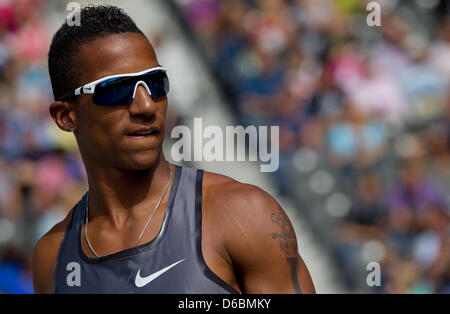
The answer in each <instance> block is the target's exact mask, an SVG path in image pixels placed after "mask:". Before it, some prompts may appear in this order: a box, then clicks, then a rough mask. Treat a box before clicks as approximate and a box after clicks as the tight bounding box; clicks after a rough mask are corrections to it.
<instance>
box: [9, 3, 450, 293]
mask: <svg viewBox="0 0 450 314" xmlns="http://www.w3.org/2000/svg"><path fill="white" fill-rule="evenodd" d="M68 2H69V1H57V0H48V1H42V0H13V1H11V0H1V1H0V293H32V292H33V289H32V284H31V272H30V256H31V252H32V249H33V247H34V245H35V243H36V241H37V240H38V239H39V238H40V237H41V236H42V235H43V234H44V233H45V232H47V231H48V230H49V228H50V227H51V226H53V224H55V223H56V222H58V221H60V220H61V219H62V218H63V217H64V216H65V214H66V213H67V211H68V210H69V209H70V208H72V207H73V205H74V204H75V203H76V202H77V201H78V199H79V198H80V196H81V195H82V193H83V192H84V191H85V190H86V188H87V186H86V180H85V179H86V177H85V173H84V170H83V167H82V163H81V160H80V157H79V154H78V151H77V148H76V143H75V140H74V138H73V135H72V134H69V133H64V132H62V131H60V130H58V129H57V128H56V127H55V125H54V123H53V121H51V119H50V116H49V114H48V105H49V103H50V102H51V101H52V96H51V86H50V82H49V77H48V72H47V64H46V61H47V52H48V48H49V44H50V40H51V37H52V35H53V33H54V32H55V31H56V29H57V28H58V27H59V25H60V24H61V23H62V22H63V21H64V20H65V18H66V16H67V14H68V13H69V11H67V10H66V5H67V3H68ZM78 2H79V3H80V4H81V5H82V6H84V5H86V4H89V3H95V4H98V3H108V4H114V5H118V6H120V7H123V8H124V9H125V10H126V11H127V12H128V13H129V14H130V16H131V17H132V18H133V19H135V21H136V22H137V25H138V26H139V27H140V28H141V29H142V30H143V31H144V32H145V33H146V34H147V35H148V37H149V38H150V40H151V42H152V43H153V45H154V46H155V48H156V51H157V55H158V58H159V61H160V63H161V64H163V65H165V66H167V67H168V69H169V76H170V79H171V86H172V90H171V93H170V94H169V106H170V110H169V113H168V116H169V120H168V121H169V122H168V123H169V128H168V135H169V134H170V129H171V128H172V127H173V126H175V125H178V124H184V125H192V123H193V118H194V117H202V118H203V120H204V124H214V125H219V126H224V125H243V126H247V125H255V126H258V125H267V126H270V125H278V126H280V168H279V170H278V171H276V172H274V173H270V174H269V173H260V172H259V167H258V166H257V164H256V163H254V162H252V163H250V162H235V163H230V162H214V163H213V162H211V163H210V162H199V163H194V162H192V163H186V165H191V166H195V167H201V168H204V169H205V170H209V171H216V172H220V173H223V174H226V175H229V176H231V177H234V178H236V179H239V180H241V181H244V182H248V183H252V184H255V185H258V186H261V187H263V188H264V189H265V190H267V191H268V192H270V193H271V194H272V195H274V196H275V198H276V199H277V200H278V201H279V202H280V204H281V205H282V206H283V208H284V209H285V210H286V212H287V213H288V215H289V216H290V218H291V220H292V221H293V223H294V228H295V230H296V232H297V236H298V240H299V248H300V252H301V254H302V256H303V258H304V259H305V262H306V264H307V265H308V267H309V268H310V271H311V275H312V278H313V280H314V283H315V285H316V289H317V291H318V292H319V293H450V218H449V215H450V210H449V201H450V197H449V195H450V193H449V191H450V167H449V165H450V94H449V93H448V91H447V88H448V87H449V84H450V18H449V16H450V15H449V14H450V4H449V1H445V0H414V1H413V0H411V1H406V0H403V1H402V0H395V1H394V0H387V1H378V2H380V3H381V6H382V8H383V10H384V11H383V16H382V19H381V22H382V26H381V27H368V26H367V24H366V15H367V14H368V12H367V11H366V10H365V7H366V3H367V1H360V0H335V1H332V0H222V1H219V0H170V1H163V0H161V1H160V0H147V1H145V0H134V1H126V2H125V1H78ZM81 23H82V21H81ZM171 143H173V140H171V139H167V140H166V142H165V148H164V149H165V155H166V157H167V158H168V159H170V144H171ZM178 164H181V163H178ZM369 262H378V263H379V264H380V265H381V274H382V279H381V286H379V287H368V286H367V284H366V276H367V274H368V271H367V270H366V266H367V264H368V263H369Z"/></svg>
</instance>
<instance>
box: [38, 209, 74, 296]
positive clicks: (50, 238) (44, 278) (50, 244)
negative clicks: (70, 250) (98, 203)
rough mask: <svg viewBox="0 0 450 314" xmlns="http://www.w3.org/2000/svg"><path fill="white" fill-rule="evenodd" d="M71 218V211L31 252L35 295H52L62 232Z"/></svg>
mask: <svg viewBox="0 0 450 314" xmlns="http://www.w3.org/2000/svg"><path fill="white" fill-rule="evenodd" d="M71 216H72V211H71V212H70V213H69V214H68V215H67V217H66V218H65V219H64V220H63V221H62V222H60V223H58V224H56V225H55V226H54V227H53V228H52V229H51V230H50V231H49V232H47V233H46V234H45V235H44V236H43V237H42V238H41V239H40V240H39V241H38V243H37V244H36V246H35V248H34V252H33V261H32V275H33V286H34V292H35V293H52V289H53V273H54V270H55V263H56V258H57V256H58V250H59V246H60V244H61V240H62V237H63V235H64V231H65V229H66V226H67V224H68V223H69V221H70V218H71Z"/></svg>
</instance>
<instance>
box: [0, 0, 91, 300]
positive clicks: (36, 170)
mask: <svg viewBox="0 0 450 314" xmlns="http://www.w3.org/2000/svg"><path fill="white" fill-rule="evenodd" d="M45 5H46V3H45V2H44V1H42V0H14V1H9V0H5V1H0V293H32V292H33V287H32V284H31V271H30V265H31V260H30V258H31V252H32V249H33V247H34V245H35V244H36V242H37V240H38V239H39V238H40V237H41V236H43V235H44V234H45V233H46V232H47V231H48V230H49V229H50V228H51V227H52V226H53V225H54V224H55V223H57V222H59V221H61V219H62V218H64V217H65V215H66V213H67V212H68V210H70V209H71V208H72V207H73V205H74V204H75V203H76V202H77V201H78V199H77V198H78V197H79V196H80V195H82V193H83V192H84V190H85V189H86V183H85V182H86V179H85V173H84V169H83V167H82V163H81V160H80V157H79V153H78V151H77V149H76V142H75V140H74V137H73V135H71V134H68V133H67V134H66V133H64V132H61V131H59V130H57V128H56V126H55V124H54V123H53V121H52V120H51V118H50V115H49V112H48V106H49V104H50V102H51V101H52V97H53V96H52V90H51V85H50V79H49V76H48V70H47V53H48V49H49V46H50V40H51V36H52V34H51V32H50V30H49V27H48V25H47V23H46V20H47V19H46V16H45V9H46V8H45Z"/></svg>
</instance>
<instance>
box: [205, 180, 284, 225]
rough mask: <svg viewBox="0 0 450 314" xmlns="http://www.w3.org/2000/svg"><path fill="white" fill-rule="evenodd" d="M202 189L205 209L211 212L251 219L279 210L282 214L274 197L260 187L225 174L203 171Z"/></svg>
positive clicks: (265, 216)
mask: <svg viewBox="0 0 450 314" xmlns="http://www.w3.org/2000/svg"><path fill="white" fill-rule="evenodd" d="M203 191H204V192H203V193H204V195H203V198H204V200H205V201H206V202H207V203H208V205H209V206H208V207H207V210H208V211H211V212H213V213H212V214H217V215H233V216H235V217H241V218H244V217H248V218H250V217H251V218H252V219H257V218H258V217H261V216H264V219H266V218H267V215H269V217H270V216H271V214H272V213H279V212H280V210H281V211H282V212H283V214H284V211H283V210H282V208H281V207H280V206H279V204H278V202H277V201H276V200H275V198H274V197H273V196H272V195H270V194H269V193H268V192H266V191H265V190H263V189H262V188H260V187H258V186H256V185H253V184H248V183H243V182H240V181H237V180H235V179H233V178H230V177H228V176H225V175H221V174H217V173H212V172H206V171H205V173H204V182H203Z"/></svg>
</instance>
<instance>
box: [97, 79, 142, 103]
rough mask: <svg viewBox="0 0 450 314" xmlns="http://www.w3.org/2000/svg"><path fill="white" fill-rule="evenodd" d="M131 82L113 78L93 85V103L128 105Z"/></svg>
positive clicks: (131, 94)
mask: <svg viewBox="0 0 450 314" xmlns="http://www.w3.org/2000/svg"><path fill="white" fill-rule="evenodd" d="M133 87H134V86H133V82H132V81H131V80H130V79H128V78H114V79H110V80H108V81H105V82H102V83H100V84H99V85H97V86H96V87H95V93H94V103H95V104H96V105H99V106H116V105H128V104H129V103H130V102H131V99H132V97H133Z"/></svg>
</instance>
